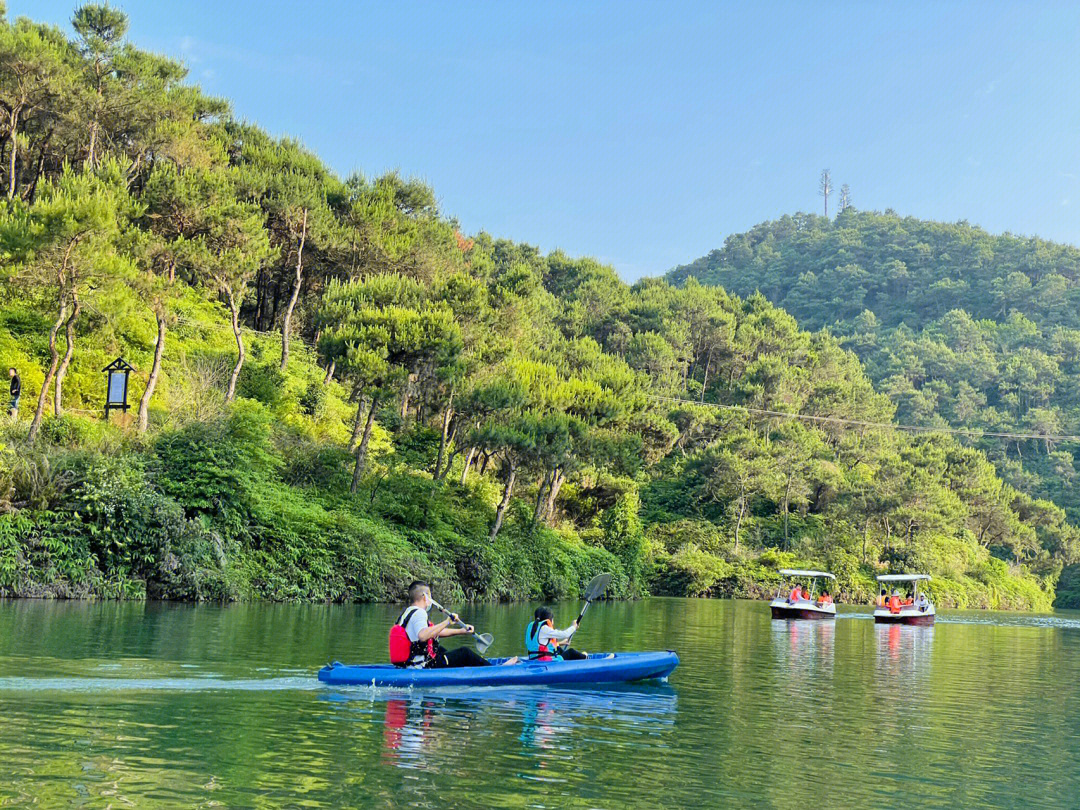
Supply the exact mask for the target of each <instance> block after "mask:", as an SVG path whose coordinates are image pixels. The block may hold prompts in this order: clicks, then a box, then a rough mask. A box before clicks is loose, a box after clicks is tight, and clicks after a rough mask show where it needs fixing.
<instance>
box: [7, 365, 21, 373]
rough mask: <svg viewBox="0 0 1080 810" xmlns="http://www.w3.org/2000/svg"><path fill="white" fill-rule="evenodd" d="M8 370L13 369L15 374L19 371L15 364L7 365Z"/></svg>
mask: <svg viewBox="0 0 1080 810" xmlns="http://www.w3.org/2000/svg"><path fill="white" fill-rule="evenodd" d="M8 371H14V372H15V373H16V374H18V373H19V372H18V370H17V369H16V368H15V366H8Z"/></svg>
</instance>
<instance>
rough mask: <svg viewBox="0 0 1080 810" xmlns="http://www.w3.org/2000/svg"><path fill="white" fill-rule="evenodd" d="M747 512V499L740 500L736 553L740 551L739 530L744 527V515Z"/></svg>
mask: <svg viewBox="0 0 1080 810" xmlns="http://www.w3.org/2000/svg"><path fill="white" fill-rule="evenodd" d="M745 514H746V501H739V516H738V517H737V518H736V519H735V553H736V554H738V553H739V530H740V529H742V521H743V515H745Z"/></svg>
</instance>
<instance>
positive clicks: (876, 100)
mask: <svg viewBox="0 0 1080 810" xmlns="http://www.w3.org/2000/svg"><path fill="white" fill-rule="evenodd" d="M74 5H75V3H74V2H73V0H32V2H30V1H28V0H9V13H10V15H11V16H17V15H28V16H31V17H33V18H34V19H36V20H44V21H49V22H54V23H57V24H60V25H63V26H64V27H65V29H68V26H67V21H68V19H69V18H70V16H71V12H72V9H73V7H74ZM120 6H121V7H122V8H123V9H124V10H125V11H127V12H128V13H129V14H130V16H131V20H132V25H131V38H132V40H133V41H134V42H135V43H137V44H138V45H140V46H141V47H144V48H149V49H151V50H155V51H159V52H163V53H167V54H170V55H173V56H176V57H179V58H182V59H183V60H184V61H185V62H186V63H187V65H188V66H189V67H190V69H191V75H192V78H193V80H195V81H197V82H198V83H199V84H201V85H202V87H203V88H204V89H205V90H206V91H207V92H209V93H213V94H215V95H220V96H224V97H226V98H228V99H229V100H230V101H231V102H232V104H233V106H234V109H235V111H236V113H237V114H238V115H239V116H241V117H243V118H246V119H249V120H252V121H255V122H257V123H259V124H261V125H262V126H264V127H265V128H267V129H268V130H270V131H271V132H273V133H275V134H280V135H286V134H287V135H292V136H295V137H297V138H299V139H301V140H302V141H304V143H306V144H307V145H308V146H309V147H310V148H312V149H313V150H314V151H316V152H317V153H318V154H319V155H321V156H322V157H323V158H324V159H325V160H326V161H327V162H328V163H329V164H330V165H331V166H332V167H333V168H334V169H335V170H337V171H338V172H339V173H341V174H347V173H350V172H352V171H362V172H364V173H365V174H368V175H371V174H377V173H380V172H383V171H385V170H388V169H394V168H397V169H400V170H401V171H402V172H403V173H405V174H408V175H416V176H419V177H422V178H424V179H425V180H426V181H428V182H429V183H431V184H432V185H433V186H434V188H435V191H436V193H437V194H438V195H439V198H440V200H441V203H442V205H443V208H444V210H445V211H446V212H447V213H448V214H450V215H452V216H456V217H457V218H458V219H459V220H460V222H461V224H462V228H463V229H464V230H465V231H466V232H475V231H478V230H481V229H483V230H487V231H489V232H490V233H493V234H495V235H496V236H505V237H509V238H513V239H516V240H520V241H526V242H530V243H533V244H536V245H539V246H540V247H541V248H543V249H544V250H551V249H554V248H562V249H563V250H566V251H567V252H569V253H571V254H573V255H591V256H595V257H597V258H599V259H601V260H602V261H604V262H608V263H610V264H613V265H614V266H615V267H616V268H617V269H618V270H619V272H620V274H621V275H622V276H623V277H624V278H626V279H627V280H633V279H635V278H638V277H640V276H642V275H656V274H659V273H662V272H663V271H665V270H667V269H669V268H670V267H672V266H674V265H676V264H680V263H683V262H686V261H690V260H692V259H694V258H696V257H697V256H699V255H701V254H703V253H705V252H706V251H708V250H710V249H711V248H714V247H718V246H720V245H721V244H722V243H723V240H724V238H725V236H727V235H728V234H730V233H734V232H738V231H742V230H745V229H747V228H749V227H751V226H752V225H754V224H756V223H758V222H761V221H763V220H766V219H771V218H774V217H776V216H779V215H781V214H784V213H792V212H795V211H807V210H820V208H821V199H820V197H818V195H817V183H818V176H819V174H820V172H821V169H823V168H829V169H831V170H832V174H833V178H834V182H835V184H836V186H837V188H839V186H840V184H841V183H847V184H849V185H850V187H851V193H852V198H853V201H854V204H855V205H856V207H858V208H864V209H865V208H873V209H879V210H880V209H885V208H893V209H895V210H896V211H898V212H900V213H902V214H911V215H914V216H919V217H925V218H931V219H941V220H946V221H955V220H960V219H966V220H968V221H970V222H973V223H976V224H979V225H982V226H983V227H985V228H987V229H989V230H991V231H994V232H1001V231H1012V232H1014V233H1021V234H1038V235H1040V236H1044V237H1047V238H1051V239H1057V240H1062V241H1069V242H1072V243H1074V244H1076V243H1080V47H1078V44H1080V4H1077V3H1066V2H1060V3H1051V2H1045V3H1035V2H1029V3H991V2H979V3H943V2H934V3H925V4H924V3H915V2H903V3H885V2H860V3H830V4H824V3H822V4H816V3H809V2H801V3H766V2H756V3H745V4H741V3H740V4H720V3H714V2H706V3H674V2H668V3H660V2H649V3H629V2H620V3H614V2H611V3H602V2H591V3H589V2H586V3H581V2H576V3H559V2H543V3H524V2H520V3H519V2H492V3H481V2H462V3H454V2H415V3H414V2H379V3H359V2H347V1H346V0H335V2H318V0H311V1H310V2H308V3H303V4H301V3H294V2H272V1H268V0H260V2H253V1H252V0H227V1H223V0H216V2H205V1H204V0H185V1H184V2H182V3H181V2H150V0H127V1H126V2H123V3H120Z"/></svg>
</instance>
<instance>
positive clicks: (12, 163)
mask: <svg viewBox="0 0 1080 810" xmlns="http://www.w3.org/2000/svg"><path fill="white" fill-rule="evenodd" d="M21 112H22V108H21V107H15V108H14V109H12V111H11V127H10V129H11V132H10V133H9V134H10V138H11V157H10V158H9V160H8V190H7V196H8V199H9V200H10V199H12V198H14V197H15V186H16V182H15V181H16V176H15V169H16V161H17V159H18V156H19V138H18V134H19V113H21Z"/></svg>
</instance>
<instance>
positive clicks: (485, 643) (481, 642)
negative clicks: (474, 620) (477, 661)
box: [431, 599, 495, 655]
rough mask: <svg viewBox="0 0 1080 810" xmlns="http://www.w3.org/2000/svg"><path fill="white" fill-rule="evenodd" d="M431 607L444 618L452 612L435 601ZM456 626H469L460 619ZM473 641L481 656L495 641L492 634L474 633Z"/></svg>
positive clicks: (432, 601)
mask: <svg viewBox="0 0 1080 810" xmlns="http://www.w3.org/2000/svg"><path fill="white" fill-rule="evenodd" d="M431 606H432V607H433V608H435V609H436V610H438V611H440V612H441V613H442V614H443V615H444V616H449V615H450V611H449V610H447V609H446V608H444V607H443V606H442V605H440V604H439V603H438V602H436V601H435V600H434V599H432V600H431ZM456 624H457V626H458V627H467V626H468V625H466V624H465V622H463V621H461V619H458V620H457V622H456ZM473 640H474V641H475V642H476V651H477V652H478V653H480V654H481V655H483V654H484V653H485V652H487V648H488V647H490V646H491V644H492V642H493V641H495V639H494V638H493V637H492V635H491V633H473Z"/></svg>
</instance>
